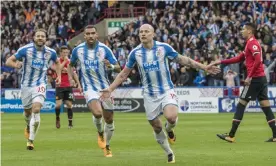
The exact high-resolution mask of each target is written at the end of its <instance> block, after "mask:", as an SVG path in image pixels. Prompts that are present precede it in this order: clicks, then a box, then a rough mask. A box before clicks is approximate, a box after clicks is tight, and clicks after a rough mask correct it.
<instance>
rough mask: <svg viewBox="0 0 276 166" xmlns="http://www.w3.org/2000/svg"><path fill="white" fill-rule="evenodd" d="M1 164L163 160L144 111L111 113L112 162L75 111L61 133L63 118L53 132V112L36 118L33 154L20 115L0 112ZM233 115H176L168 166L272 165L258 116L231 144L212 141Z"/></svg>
mask: <svg viewBox="0 0 276 166" xmlns="http://www.w3.org/2000/svg"><path fill="white" fill-rule="evenodd" d="M1 116H2V121H1V123H2V131H1V132H2V133H1V134H2V139H1V141H2V144H1V150H2V153H1V154H2V156H1V157H2V158H1V162H2V163H1V164H2V166H54V165H57V166H86V165H87V166H88V165H89V166H97V165H106V166H162V165H168V164H167V163H166V160H167V156H166V155H165V153H164V152H163V150H161V148H160V147H159V145H158V144H157V143H156V141H155V139H154V136H153V130H152V129H151V127H150V126H149V124H148V122H147V120H146V117H145V114H144V113H115V126H116V129H115V134H114V136H113V139H112V142H111V149H112V152H113V157H112V158H105V157H104V156H103V152H102V150H101V149H99V148H98V145H97V135H96V129H95V127H94V124H93V123H92V118H91V114H90V113H75V114H74V128H73V129H71V130H69V129H67V115H66V114H62V115H61V128H60V129H56V128H55V115H54V114H41V122H42V123H41V126H40V129H39V133H38V135H37V137H36V139H35V144H34V145H35V150H34V151H27V150H26V140H25V138H24V133H23V132H24V127H25V126H24V124H25V122H24V119H23V116H22V114H2V115H1ZM232 116H233V114H227V113H226V114H179V121H178V122H179V123H178V126H177V128H176V130H175V131H176V134H177V139H176V144H175V145H173V146H172V149H173V150H174V152H175V155H176V163H175V164H174V165H179V166H180V165H181V166H184V165H186V166H214V165H217V166H224V165H229V166H234V165H235V166H238V165H240V166H247V165H250V166H253V165H256V166H268V165H275V163H276V152H275V150H276V143H265V142H264V141H265V140H266V139H268V138H269V137H271V131H270V128H269V127H268V125H267V123H266V120H265V117H264V115H263V114H262V113H251V114H250V113H246V114H245V117H244V121H243V122H242V124H241V126H240V128H239V130H238V133H237V136H236V143H232V144H231V143H227V142H224V141H222V140H219V139H218V138H217V137H216V134H217V133H223V132H228V131H229V129H230V126H231V119H232Z"/></svg>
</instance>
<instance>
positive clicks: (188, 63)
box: [175, 55, 206, 70]
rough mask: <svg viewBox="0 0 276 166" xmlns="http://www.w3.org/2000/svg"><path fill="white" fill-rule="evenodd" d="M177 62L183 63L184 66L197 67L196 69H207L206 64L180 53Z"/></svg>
mask: <svg viewBox="0 0 276 166" xmlns="http://www.w3.org/2000/svg"><path fill="white" fill-rule="evenodd" d="M175 62H177V63H180V64H181V65H184V66H189V67H192V68H195V69H203V70H206V65H204V64H201V63H198V62H197V61H195V60H193V59H191V58H189V57H186V56H182V55H178V56H177V57H176V58H175Z"/></svg>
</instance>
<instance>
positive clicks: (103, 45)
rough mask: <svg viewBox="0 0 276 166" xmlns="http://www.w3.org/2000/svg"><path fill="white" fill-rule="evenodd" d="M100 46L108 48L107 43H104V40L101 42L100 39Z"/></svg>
mask: <svg viewBox="0 0 276 166" xmlns="http://www.w3.org/2000/svg"><path fill="white" fill-rule="evenodd" d="M98 46H99V47H107V48H108V46H107V45H105V44H104V43H102V42H100V41H98Z"/></svg>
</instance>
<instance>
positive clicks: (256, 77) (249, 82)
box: [215, 23, 276, 142]
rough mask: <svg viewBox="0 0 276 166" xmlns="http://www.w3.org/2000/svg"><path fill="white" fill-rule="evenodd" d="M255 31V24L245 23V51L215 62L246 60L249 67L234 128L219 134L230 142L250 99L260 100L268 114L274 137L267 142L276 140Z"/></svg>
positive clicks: (268, 121)
mask: <svg viewBox="0 0 276 166" xmlns="http://www.w3.org/2000/svg"><path fill="white" fill-rule="evenodd" d="M255 32H256V28H255V25H254V24H252V23H247V24H245V25H244V27H243V29H242V31H241V33H242V36H243V37H244V38H245V39H246V40H247V41H246V46H245V49H244V51H243V52H242V53H240V54H239V55H238V56H237V57H234V58H231V59H226V60H222V61H216V62H215V64H232V63H238V62H241V61H244V60H245V64H246V69H247V78H246V80H245V82H244V84H245V86H244V88H243V91H242V94H241V96H240V100H239V103H238V105H237V108H236V112H235V115H234V118H233V121H232V128H231V130H230V132H229V134H217V136H218V137H219V138H220V139H222V140H225V141H228V142H234V141H235V133H236V131H237V129H238V127H239V124H240V123H241V120H242V118H243V114H244V110H245V108H246V106H247V104H248V102H249V101H250V100H256V99H258V101H259V102H260V105H261V108H262V110H263V112H264V114H265V115H266V120H267V123H268V124H269V126H270V128H271V130H272V133H273V137H272V138H270V139H269V140H267V142H276V125H275V116H274V114H273V112H272V110H271V108H270V103H269V100H268V96H267V80H266V77H265V73H264V67H263V64H262V61H263V58H262V47H261V46H260V43H259V42H258V40H256V39H255V36H254V34H255Z"/></svg>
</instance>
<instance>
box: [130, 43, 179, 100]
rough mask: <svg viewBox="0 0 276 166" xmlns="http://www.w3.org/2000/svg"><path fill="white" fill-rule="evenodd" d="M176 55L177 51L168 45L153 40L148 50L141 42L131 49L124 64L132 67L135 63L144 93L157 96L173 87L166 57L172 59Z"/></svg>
mask: <svg viewBox="0 0 276 166" xmlns="http://www.w3.org/2000/svg"><path fill="white" fill-rule="evenodd" d="M177 56H178V53H177V52H176V51H175V50H174V49H173V48H172V47H171V46H170V45H168V44H166V43H162V42H158V41H154V46H153V48H152V49H150V50H149V49H146V48H144V47H143V46H142V44H140V45H138V46H137V47H136V48H135V49H133V50H132V51H131V52H130V55H129V59H128V62H127V64H126V66H127V67H128V68H133V67H134V65H135V64H136V63H137V64H138V69H139V72H140V75H141V76H142V83H143V91H144V93H146V94H148V95H149V96H158V95H160V94H164V93H165V92H166V91H167V90H169V89H173V83H172V81H171V76H170V70H169V64H168V58H169V59H174V58H176V57H177Z"/></svg>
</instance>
